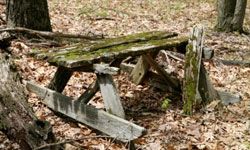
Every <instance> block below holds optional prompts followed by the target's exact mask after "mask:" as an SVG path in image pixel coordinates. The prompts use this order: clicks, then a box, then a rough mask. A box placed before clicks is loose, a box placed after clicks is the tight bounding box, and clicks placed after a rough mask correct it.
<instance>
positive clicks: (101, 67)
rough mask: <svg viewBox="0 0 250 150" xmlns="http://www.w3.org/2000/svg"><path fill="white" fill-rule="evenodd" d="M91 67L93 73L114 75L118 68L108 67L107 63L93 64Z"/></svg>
mask: <svg viewBox="0 0 250 150" xmlns="http://www.w3.org/2000/svg"><path fill="white" fill-rule="evenodd" d="M93 68H94V71H95V73H98V74H111V75H115V74H117V73H118V71H119V68H116V67H110V66H109V65H108V64H94V65H93Z"/></svg>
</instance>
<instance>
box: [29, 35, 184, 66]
mask: <svg viewBox="0 0 250 150" xmlns="http://www.w3.org/2000/svg"><path fill="white" fill-rule="evenodd" d="M187 42H188V37H184V36H181V37H179V36H177V34H176V33H169V32H164V31H154V32H146V33H137V34H132V35H128V36H123V37H118V38H111V39H103V40H99V41H97V42H94V43H88V44H86V43H80V44H76V45H73V46H72V45H71V46H67V47H64V48H54V49H50V50H47V51H36V52H33V53H32V56H34V57H35V58H37V59H40V60H46V61H47V62H49V63H50V64H52V65H55V66H62V67H66V68H69V69H74V68H80V67H90V66H92V65H93V64H94V63H99V62H110V61H112V60H114V59H117V58H126V57H128V56H138V55H142V54H145V53H149V52H154V51H159V50H162V49H170V48H173V47H178V46H181V45H186V44H187Z"/></svg>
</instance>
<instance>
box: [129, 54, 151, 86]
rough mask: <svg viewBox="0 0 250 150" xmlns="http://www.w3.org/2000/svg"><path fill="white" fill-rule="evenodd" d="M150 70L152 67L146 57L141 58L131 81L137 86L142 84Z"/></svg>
mask: <svg viewBox="0 0 250 150" xmlns="http://www.w3.org/2000/svg"><path fill="white" fill-rule="evenodd" d="M149 68H150V65H149V64H148V63H147V62H146V60H145V57H143V56H141V57H140V58H139V60H138V62H137V63H136V65H135V67H134V69H133V70H132V72H131V74H130V79H131V80H132V82H133V83H135V84H137V85H138V84H140V83H141V82H142V81H143V79H144V77H145V75H146V74H147V72H148V70H149Z"/></svg>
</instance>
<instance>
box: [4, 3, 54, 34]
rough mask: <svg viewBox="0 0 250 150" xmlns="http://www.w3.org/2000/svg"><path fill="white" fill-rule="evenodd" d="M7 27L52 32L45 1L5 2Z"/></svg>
mask: <svg viewBox="0 0 250 150" xmlns="http://www.w3.org/2000/svg"><path fill="white" fill-rule="evenodd" d="M6 3H7V13H6V14H7V26H9V27H25V28H29V29H33V30H40V31H52V28H51V24H50V18H49V12H48V4H47V0H7V1H6Z"/></svg>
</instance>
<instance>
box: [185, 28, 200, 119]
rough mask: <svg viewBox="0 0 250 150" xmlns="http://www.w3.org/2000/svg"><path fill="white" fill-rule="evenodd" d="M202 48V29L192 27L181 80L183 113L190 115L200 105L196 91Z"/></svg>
mask: <svg viewBox="0 0 250 150" xmlns="http://www.w3.org/2000/svg"><path fill="white" fill-rule="evenodd" d="M202 47H203V28H201V27H197V26H196V27H194V28H193V29H192V32H191V37H190V40H189V44H188V46H187V52H186V57H185V66H184V71H185V74H184V79H183V101H184V106H183V111H184V113H185V114H188V115H191V114H192V113H193V111H194V109H195V108H196V107H197V106H199V104H200V103H201V97H200V94H199V91H198V84H199V75H200V66H201V57H202Z"/></svg>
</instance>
